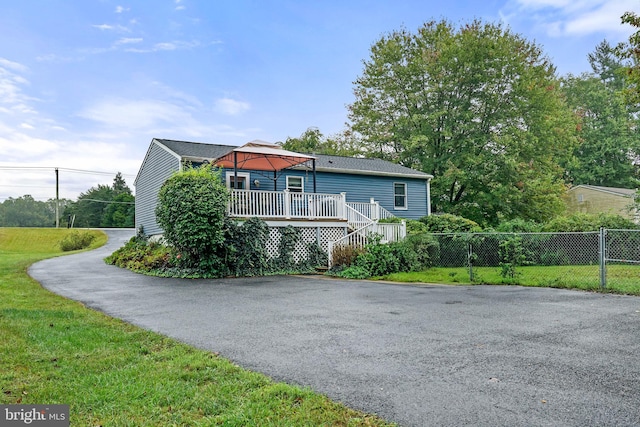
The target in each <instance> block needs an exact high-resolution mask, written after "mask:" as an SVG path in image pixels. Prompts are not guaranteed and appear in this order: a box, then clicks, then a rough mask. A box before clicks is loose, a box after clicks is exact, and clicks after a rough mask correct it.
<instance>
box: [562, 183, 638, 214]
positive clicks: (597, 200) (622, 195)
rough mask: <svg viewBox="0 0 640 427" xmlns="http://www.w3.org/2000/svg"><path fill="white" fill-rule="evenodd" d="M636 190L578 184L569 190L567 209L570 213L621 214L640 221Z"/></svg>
mask: <svg viewBox="0 0 640 427" xmlns="http://www.w3.org/2000/svg"><path fill="white" fill-rule="evenodd" d="M635 195H636V190H635V189H628V188H616V187H600V186H596V185H576V186H575V187H572V188H570V189H569V191H567V209H568V210H569V212H570V213H575V212H583V213H590V214H597V213H613V214H619V215H621V216H623V217H625V218H629V219H631V220H633V221H635V222H638V212H637V211H636V209H635V208H634V206H633V204H634V200H635Z"/></svg>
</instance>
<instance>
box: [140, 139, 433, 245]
mask: <svg viewBox="0 0 640 427" xmlns="http://www.w3.org/2000/svg"><path fill="white" fill-rule="evenodd" d="M205 162H208V163H211V164H214V165H222V166H223V179H224V180H225V181H226V183H227V187H228V188H230V189H231V191H232V197H231V201H230V206H229V214H230V216H232V217H236V218H248V217H252V216H257V217H260V218H262V219H264V220H265V221H266V222H267V224H269V225H270V226H271V227H277V226H283V225H293V226H297V227H303V228H307V229H311V230H314V231H313V232H308V234H309V235H310V236H311V235H312V234H315V235H317V236H320V234H321V233H320V231H322V232H323V233H322V234H323V236H324V237H322V236H320V237H318V238H317V240H318V242H319V243H320V245H321V246H322V247H323V248H324V249H327V248H328V247H329V246H330V245H329V242H335V241H337V240H339V239H340V238H343V237H345V236H347V235H348V234H350V233H352V232H353V231H355V230H357V229H361V228H362V227H366V226H367V225H370V226H371V227H373V226H375V230H373V229H372V228H371V227H370V228H365V229H363V230H361V232H360V235H364V233H365V232H368V231H376V232H378V233H381V234H383V235H384V233H383V232H382V231H381V230H382V228H381V227H387V228H390V229H391V228H394V227H395V228H396V229H397V228H398V226H399V224H389V225H383V224H379V225H378V219H383V218H386V217H391V216H396V217H401V218H407V219H408V218H412V219H418V218H421V217H423V216H426V215H429V214H430V209H431V203H430V180H431V178H433V177H432V176H431V175H429V174H426V173H424V172H419V171H416V170H413V169H410V168H406V167H404V166H400V165H397V164H394V163H391V162H388V161H384V160H380V159H366V158H353V157H342V156H329V155H321V154H317V155H316V154H313V155H311V154H301V153H293V152H290V151H286V150H284V149H282V147H280V146H278V145H274V144H269V143H265V142H262V141H254V142H251V143H248V144H246V145H245V146H243V147H236V146H231V145H217V144H203V143H196V142H187V141H175V140H167V139H153V140H152V141H151V144H150V146H149V149H148V151H147V154H146V156H145V158H144V160H143V162H142V166H141V168H140V171H139V172H138V175H137V177H136V180H135V181H134V186H135V188H136V228H139V227H143V230H144V232H145V233H146V234H148V235H157V234H161V233H162V229H161V228H160V226H159V225H158V223H157V221H156V216H155V209H156V205H157V201H158V192H159V191H160V188H161V187H162V184H163V183H164V182H165V181H166V180H167V179H168V178H169V177H170V176H171V174H172V173H174V172H175V171H178V170H181V168H182V167H183V166H184V164H186V163H191V164H193V165H194V166H197V165H199V164H202V163H205ZM252 162H253V163H252ZM243 165H244V166H243ZM234 166H235V167H234ZM243 167H245V168H243ZM402 226H404V224H402ZM403 228H404V227H403ZM320 229H322V230H320ZM396 237H397V236H396ZM310 239H311V237H310ZM383 240H384V237H383ZM388 240H395V238H393V237H389V239H388Z"/></svg>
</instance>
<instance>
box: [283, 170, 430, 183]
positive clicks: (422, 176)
mask: <svg viewBox="0 0 640 427" xmlns="http://www.w3.org/2000/svg"><path fill="white" fill-rule="evenodd" d="M292 169H301V170H304V169H305V168H302V167H297V168H292ZM316 171H317V172H328V173H344V174H349V175H369V176H371V175H375V176H388V177H395V178H413V179H424V180H425V181H429V180H431V179H433V175H429V174H413V173H400V172H383V171H369V170H353V169H340V168H324V167H320V166H319V167H316Z"/></svg>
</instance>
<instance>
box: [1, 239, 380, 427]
mask: <svg viewBox="0 0 640 427" xmlns="http://www.w3.org/2000/svg"><path fill="white" fill-rule="evenodd" d="M68 232H69V231H68V230H66V229H12V228H0V386H1V387H2V393H0V403H3V404H10V403H33V404H35V403H41V404H57V403H60V404H69V405H71V425H73V426H99V425H103V426H145V425H146V426H170V425H225V426H269V425H273V426H276V425H277V426H284V425H286V426H321V425H324V426H382V425H390V424H388V423H386V422H384V421H383V420H380V419H379V418H377V417H375V416H372V415H367V414H363V413H360V412H357V411H354V410H351V409H349V408H346V407H344V406H343V405H341V404H338V403H335V402H332V401H330V400H329V399H328V398H326V397H325V396H322V395H319V394H317V393H314V392H312V391H310V390H308V389H303V388H298V387H293V386H289V385H287V384H283V383H275V382H273V381H272V380H271V379H269V378H267V377H265V376H264V375H261V374H257V373H253V372H248V371H246V370H243V369H241V368H240V367H238V366H236V365H234V364H233V363H231V362H229V361H228V360H226V359H224V358H221V357H219V356H218V355H216V354H214V353H210V352H206V351H201V350H197V349H194V348H192V347H190V346H187V345H184V344H181V343H178V342H177V341H174V340H172V339H169V338H166V337H163V336H161V335H158V334H155V333H151V332H148V331H145V330H142V329H139V328H137V327H134V326H132V325H129V324H126V323H124V322H121V321H119V320H115V319H112V318H110V317H107V316H105V315H103V314H101V313H99V312H96V311H93V310H89V309H87V308H85V307H84V306H83V305H82V304H80V303H77V302H73V301H70V300H67V299H65V298H62V297H59V296H57V295H55V294H52V293H51V292H49V291H47V290H45V289H43V288H42V287H41V286H40V285H39V284H38V283H37V282H35V281H34V280H32V279H31V278H29V277H28V275H27V274H26V269H27V268H28V266H29V265H30V264H32V263H33V262H35V261H37V260H41V259H45V258H49V257H54V256H58V255H61V254H62V253H61V251H60V250H59V249H58V247H57V244H58V242H60V240H62V239H63V237H64V236H65V234H66V233H68ZM95 233H96V234H97V235H98V238H97V239H96V240H95V241H94V243H93V246H94V247H95V246H99V245H102V244H104V242H105V241H106V236H105V235H104V234H103V233H101V232H98V231H96V232H95ZM105 286H108V284H105Z"/></svg>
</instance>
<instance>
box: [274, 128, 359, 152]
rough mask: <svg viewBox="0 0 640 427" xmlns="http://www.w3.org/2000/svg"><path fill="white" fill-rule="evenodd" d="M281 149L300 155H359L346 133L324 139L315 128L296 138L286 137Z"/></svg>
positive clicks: (349, 135) (351, 139) (348, 134)
mask: <svg viewBox="0 0 640 427" xmlns="http://www.w3.org/2000/svg"><path fill="white" fill-rule="evenodd" d="M282 147H283V148H284V149H286V150H290V151H297V152H300V153H316V154H330V155H338V156H352V155H354V154H358V153H359V152H358V149H357V148H355V147H354V144H353V138H351V134H350V133H349V132H348V131H347V132H343V133H341V134H339V135H336V136H334V137H325V136H324V135H323V134H322V133H321V132H320V129H318V128H316V127H310V128H308V129H307V130H306V131H304V133H303V134H302V135H300V136H299V137H298V138H291V137H288V138H287V140H286V141H285V142H284V143H283V144H282Z"/></svg>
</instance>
